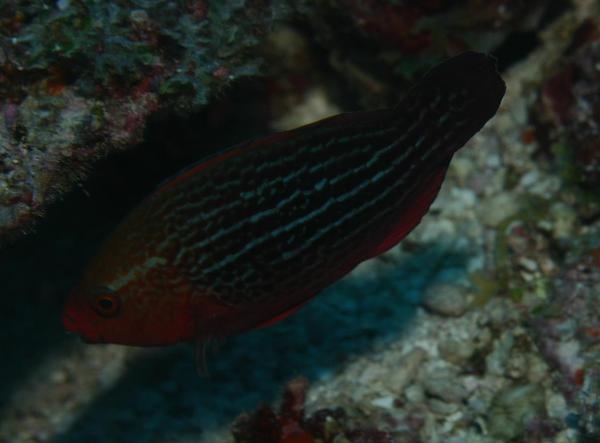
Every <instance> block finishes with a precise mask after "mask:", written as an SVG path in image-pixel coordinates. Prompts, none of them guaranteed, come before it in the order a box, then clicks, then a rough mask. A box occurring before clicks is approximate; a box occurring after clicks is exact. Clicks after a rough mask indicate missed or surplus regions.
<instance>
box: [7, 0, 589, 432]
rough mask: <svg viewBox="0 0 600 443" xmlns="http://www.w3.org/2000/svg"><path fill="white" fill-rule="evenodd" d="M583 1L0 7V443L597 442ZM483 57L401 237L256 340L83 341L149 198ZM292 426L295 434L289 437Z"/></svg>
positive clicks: (391, 100) (233, 0)
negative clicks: (198, 172)
mask: <svg viewBox="0 0 600 443" xmlns="http://www.w3.org/2000/svg"><path fill="white" fill-rule="evenodd" d="M598 17H600V2H599V1H592V0H571V1H567V0H565V1H553V2H547V1H541V0H540V1H536V0H534V1H519V0H492V1H487V2H482V1H477V0H462V1H460V0H459V1H444V0H431V1H423V2H410V1H402V0H396V1H393V0H327V1H326V0H318V1H313V2H309V1H296V2H294V1H284V0H272V1H264V0H249V1H246V0H223V1H216V0H211V1H194V0H188V1H167V0H129V1H125V0H116V1H100V0H83V1H75V0H58V1H35V2H34V1H26V0H20V1H19V0H0V245H1V249H0V306H1V309H0V316H1V318H2V332H1V333H0V340H1V348H0V350H1V354H0V380H2V383H1V384H0V442H11V443H12V442H54V443H66V442H110V443H119V442H127V443H138V442H139V443H142V442H157V443H163V442H164V443H166V442H177V443H180V442H190V443H191V442H194V443H211V442H230V443H233V442H236V443H317V442H319V443H347V442H350V443H383V442H386V443H388V442H398V443H401V442H455V443H458V442H486V443H487V442H489V443H492V442H595V441H600V19H598ZM469 49H472V50H478V51H484V52H488V53H490V54H492V55H493V56H495V57H496V58H497V60H498V68H499V70H500V72H501V75H502V77H503V78H504V80H505V81H506V83H507V93H506V96H505V98H504V100H503V102H502V105H501V107H500V109H499V111H498V113H497V115H496V116H495V117H494V118H493V119H492V120H490V122H488V124H487V125H486V126H485V127H484V129H483V130H482V131H481V132H479V133H478V134H477V135H476V136H475V137H473V138H472V139H471V140H470V141H469V142H468V143H467V145H466V146H465V147H464V148H463V149H461V150H460V151H459V152H458V153H457V154H456V155H455V157H454V159H453V161H452V163H451V165H450V169H449V172H448V175H447V177H446V180H445V182H444V185H443V187H442V190H441V191H440V195H439V196H438V198H437V200H436V201H435V202H434V204H433V206H432V207H431V209H430V210H429V212H428V214H427V215H426V216H425V217H424V218H423V220H422V222H421V223H420V225H419V226H418V227H417V228H416V229H415V230H414V231H413V232H412V233H411V234H410V235H409V236H408V237H407V238H406V239H405V240H404V241H403V242H402V243H401V244H400V245H399V246H397V247H395V248H394V249H392V250H391V251H389V252H388V253H386V254H384V255H382V256H379V257H377V258H375V259H372V260H370V261H368V262H365V263H363V264H362V265H360V266H359V267H358V268H357V269H356V270H355V271H353V272H352V273H351V274H350V275H348V276H347V277H345V278H344V279H343V280H341V281H339V282H337V283H336V284H334V285H332V286H331V287H330V288H329V289H327V290H326V291H325V292H324V293H322V294H320V295H319V296H318V297H316V298H315V299H314V300H312V301H311V302H310V303H308V304H307V306H306V307H304V308H302V309H301V310H300V311H298V312H297V313H296V314H295V315H293V316H291V317H289V318H287V319H285V320H284V321H282V322H280V323H278V324H277V325H275V326H272V327H269V328H266V329H261V330H256V331H252V332H248V333H245V334H242V335H239V336H235V337H231V338H228V339H227V340H224V341H223V342H222V343H216V344H215V345H214V346H213V347H212V349H210V350H209V352H208V355H207V357H206V359H207V373H206V374H198V371H197V367H196V366H197V364H196V361H195V356H194V353H195V349H194V346H193V345H187V344H181V345H177V346H172V347H167V348H133V347H123V346H117V345H88V344H85V343H82V342H81V341H80V340H79V339H78V338H77V337H75V336H73V335H68V334H66V333H65V332H64V330H63V328H62V325H61V323H60V312H61V308H62V306H63V303H64V301H65V299H66V297H67V295H68V293H69V291H70V290H71V289H72V287H73V285H74V284H75V283H76V282H77V280H78V279H79V278H80V276H81V273H82V271H83V269H84V268H85V265H86V262H87V260H88V259H89V258H90V257H91V256H92V255H93V254H94V252H95V251H96V249H97V248H98V246H99V245H100V244H101V242H102V240H103V238H104V237H105V236H106V235H107V234H108V233H109V232H110V231H111V229H112V228H113V227H114V226H115V225H116V224H117V223H118V222H119V220H121V219H122V217H123V216H124V215H125V214H127V213H128V212H129V210H131V208H132V207H133V206H135V205H136V204H137V203H138V202H139V201H140V200H141V199H143V197H144V196H145V195H147V194H148V193H150V192H152V190H153V189H155V188H156V186H157V184H159V183H160V182H161V181H162V180H164V179H165V178H167V177H169V176H171V175H172V174H174V173H176V172H177V171H178V170H180V169H181V168H182V167H184V166H186V165H188V164H189V163H191V162H193V161H197V160H199V159H201V158H202V157H204V156H206V155H208V154H211V153H216V152H219V151H221V150H222V149H224V148H226V147H228V146H231V145H233V144H236V143H238V142H241V141H243V140H246V139H249V138H253V137H259V136H263V135H265V134H268V133H271V132H275V131H280V130H285V129H290V128H295V127H297V126H300V125H302V124H306V123H309V122H312V121H315V120H318V119H321V118H323V117H326V116H329V115H334V114H338V113H340V112H344V111H351V110H368V109H376V108H380V107H386V106H393V105H394V104H395V103H397V102H398V101H399V100H400V99H401V98H402V96H403V95H404V94H405V92H406V90H407V88H408V87H409V86H410V85H411V84H413V83H414V81H415V80H417V79H418V78H419V77H421V76H422V75H423V73H425V72H426V71H427V70H428V69H429V68H431V67H432V66H433V65H435V64H436V63H438V62H440V61H442V60H444V59H446V58H448V57H450V56H453V55H456V54H459V53H461V52H464V51H466V50H469ZM290 429H296V430H297V432H295V433H294V435H293V436H290V435H291V434H290Z"/></svg>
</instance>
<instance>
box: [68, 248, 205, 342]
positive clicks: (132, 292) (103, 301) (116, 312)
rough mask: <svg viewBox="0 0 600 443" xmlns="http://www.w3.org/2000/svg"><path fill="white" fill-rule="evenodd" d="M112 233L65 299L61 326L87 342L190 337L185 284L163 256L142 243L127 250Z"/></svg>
mask: <svg viewBox="0 0 600 443" xmlns="http://www.w3.org/2000/svg"><path fill="white" fill-rule="evenodd" d="M114 237H115V236H113V238H111V239H109V240H108V241H107V242H106V243H105V244H104V245H103V247H102V249H101V250H100V252H99V254H98V255H97V256H96V257H95V258H94V259H93V260H92V261H91V262H90V264H89V265H88V267H87V268H86V270H85V272H84V275H83V278H82V279H81V281H80V282H79V284H77V285H76V286H75V288H74V289H73V290H72V292H71V293H70V295H69V297H68V298H67V301H66V304H65V306H64V309H63V312H62V323H63V325H64V327H65V329H66V330H68V331H70V332H73V333H76V334H77V335H79V336H80V337H81V338H82V339H83V340H84V341H86V342H88V343H116V344H124V345H133V346H163V345H169V344H173V343H176V342H180V341H186V340H191V339H194V338H195V337H194V334H195V332H194V331H195V322H194V318H193V315H192V309H191V299H192V294H191V291H190V287H189V285H186V284H185V281H184V279H183V278H181V277H180V276H179V273H178V272H176V270H175V269H173V268H172V267H170V266H169V264H168V262H167V260H166V259H165V258H164V257H160V256H155V255H152V254H151V251H148V250H144V249H143V248H142V246H141V245H138V246H139V247H137V248H133V249H131V248H129V249H125V248H124V246H123V245H124V243H123V242H122V241H119V240H118V237H119V236H117V240H114ZM131 251H134V252H135V253H131Z"/></svg>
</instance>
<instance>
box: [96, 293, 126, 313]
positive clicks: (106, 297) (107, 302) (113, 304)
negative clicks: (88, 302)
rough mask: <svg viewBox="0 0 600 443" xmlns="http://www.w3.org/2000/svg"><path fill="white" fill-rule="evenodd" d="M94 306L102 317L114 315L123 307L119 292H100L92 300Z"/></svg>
mask: <svg viewBox="0 0 600 443" xmlns="http://www.w3.org/2000/svg"><path fill="white" fill-rule="evenodd" d="M92 308H93V309H94V311H96V313H97V314H99V315H101V316H102V317H114V316H115V315H117V314H118V312H119V309H120V308H121V300H120V299H119V296H118V295H117V294H110V293H108V294H106V293H104V294H100V295H98V296H96V298H95V299H94V300H93V301H92Z"/></svg>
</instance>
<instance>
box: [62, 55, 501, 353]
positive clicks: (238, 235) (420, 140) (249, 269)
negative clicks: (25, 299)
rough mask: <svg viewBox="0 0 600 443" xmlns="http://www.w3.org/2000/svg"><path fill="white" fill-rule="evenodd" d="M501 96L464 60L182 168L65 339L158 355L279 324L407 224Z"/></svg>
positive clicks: (123, 236)
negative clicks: (394, 96)
mask: <svg viewBox="0 0 600 443" xmlns="http://www.w3.org/2000/svg"><path fill="white" fill-rule="evenodd" d="M504 92H505V84H504V82H503V81H502V78H501V77H500V75H499V74H498V72H497V70H496V65H495V62H494V60H493V59H492V58H491V57H489V56H487V55H484V54H479V53H475V52H467V53H464V54H461V55H459V56H457V57H454V58H451V59H449V60H447V61H445V62H443V63H441V64H439V65H438V66H436V67H434V68H433V69H431V70H430V71H429V72H428V73H427V74H425V75H424V77H423V78H422V79H421V80H420V81H419V82H418V83H417V84H416V85H415V86H413V87H412V88H411V89H410V90H409V91H408V92H407V93H406V95H405V97H404V98H403V99H402V100H401V102H400V103H399V104H398V105H397V106H396V107H394V108H391V109H382V110H374V111H364V112H353V113H344V114H340V115H336V116H333V117H330V118H326V119H324V120H321V121H318V122H316V123H312V124H309V125H307V126H302V127H300V128H297V129H293V130H290V131H285V132H281V133H277V134H274V135H270V136H266V137H264V138H260V139H255V140H250V141H247V142H244V143H242V144H239V145H236V146H234V147H233V148H230V149H228V150H226V151H224V152H222V153H220V154H218V155H216V156H214V157H212V158H210V159H208V160H203V161H200V162H199V163H196V164H194V165H192V166H190V167H188V168H186V169H185V170H183V171H181V172H180V173H179V174H177V175H175V176H174V177H172V178H170V179H168V180H167V181H166V182H164V183H163V184H162V185H159V187H158V188H157V189H156V190H155V191H154V192H153V193H152V194H150V195H149V196H148V197H146V199H145V200H143V201H142V202H141V203H140V204H139V205H138V206H137V207H136V208H135V209H133V211H132V212H131V213H130V214H129V215H128V216H127V217H126V218H125V219H124V220H123V221H122V222H121V224H120V225H119V226H118V227H117V228H116V229H115V230H114V231H113V232H112V234H111V235H110V236H109V237H108V238H107V239H106V241H105V242H104V243H103V245H102V246H101V248H100V250H99V252H98V253H97V255H96V256H95V257H94V258H93V259H92V260H91V262H90V263H89V264H88V266H87V268H86V270H85V272H84V275H83V277H82V279H81V281H80V283H79V284H78V285H77V286H76V287H75V289H74V290H73V292H72V293H71V294H70V296H69V297H68V300H67V303H66V306H65V308H64V311H63V315H62V321H63V324H64V326H65V328H66V329H67V330H69V331H72V332H75V333H77V334H79V335H80V336H81V337H82V338H83V339H84V340H85V341H87V342H91V343H119V344H125V345H137V346H162V345H168V344H173V343H176V342H180V341H194V340H197V341H202V340H210V339H215V338H222V337H226V336H230V335H233V334H237V333H240V332H243V331H246V330H249V329H253V328H257V327H261V326H266V325H269V324H273V323H275V322H277V321H279V320H281V319H283V318H284V317H286V316H287V315H289V314H291V313H292V312H294V311H295V310H297V309H298V308H299V307H301V306H302V305H304V304H305V303H306V302H307V301H308V300H310V299H311V298H313V297H314V296H315V295H317V294H318V293H320V292H321V291H322V290H323V289H324V288H326V287H328V286H329V285H331V284H332V283H334V282H335V281H337V280H339V279H340V278H342V277H343V276H344V275H346V274H348V273H349V272H350V271H351V270H352V269H353V268H355V267H356V266H357V265H358V264H359V263H361V262H363V261H365V260H368V259H370V258H372V257H375V256H377V255H379V254H382V253H383V252H385V251H387V250H388V249H390V248H391V247H393V246H394V245H396V244H397V243H398V242H400V240H402V239H403V238H404V237H405V236H406V235H407V234H408V233H409V232H410V231H411V230H412V229H413V228H414V227H415V226H416V225H417V224H418V223H419V222H420V220H421V218H422V217H423V215H424V214H425V213H426V212H427V210H428V209H429V206H430V205H431V203H432V201H433V200H434V199H435V197H436V195H437V194H438V190H439V189H440V186H441V184H442V182H443V180H444V176H445V174H446V170H447V169H448V165H449V163H450V160H451V159H452V156H453V154H454V153H455V152H456V151H457V150H458V149H459V148H461V147H462V146H463V145H464V144H465V143H466V142H467V141H468V140H469V139H470V138H471V137H472V136H473V135H474V134H476V133H477V132H478V131H479V130H480V129H481V128H482V127H483V126H484V124H485V123H486V122H487V121H488V120H489V119H490V118H492V117H493V116H494V114H495V113H496V111H497V109H498V107H499V105H500V102H501V100H502V97H503V96H504ZM373 296H376V295H373Z"/></svg>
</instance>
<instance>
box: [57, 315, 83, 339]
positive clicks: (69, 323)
mask: <svg viewBox="0 0 600 443" xmlns="http://www.w3.org/2000/svg"><path fill="white" fill-rule="evenodd" d="M61 321H62V325H63V327H64V328H65V329H66V330H67V331H68V332H72V333H74V334H80V333H81V330H80V329H79V328H78V327H77V320H75V317H73V316H72V315H71V314H69V312H68V311H67V310H64V311H63V313H62V316H61Z"/></svg>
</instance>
